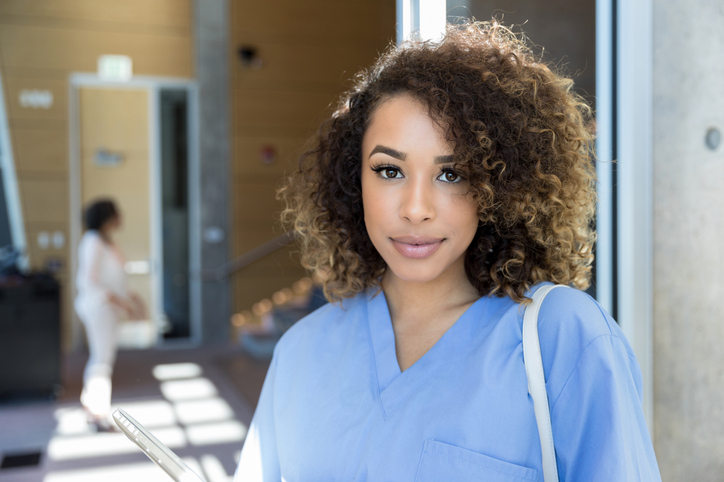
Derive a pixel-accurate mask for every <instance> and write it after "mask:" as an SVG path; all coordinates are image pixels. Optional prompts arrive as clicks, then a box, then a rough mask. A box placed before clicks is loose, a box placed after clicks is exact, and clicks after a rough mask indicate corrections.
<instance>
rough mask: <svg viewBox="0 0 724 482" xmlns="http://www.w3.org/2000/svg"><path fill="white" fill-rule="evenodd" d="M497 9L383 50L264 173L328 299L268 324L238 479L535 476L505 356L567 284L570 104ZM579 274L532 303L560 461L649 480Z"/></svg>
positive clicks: (577, 469)
mask: <svg viewBox="0 0 724 482" xmlns="http://www.w3.org/2000/svg"><path fill="white" fill-rule="evenodd" d="M571 85H572V83H571V81H570V80H567V79H565V78H563V77H560V76H558V75H556V74H555V73H554V72H552V71H551V70H550V69H549V68H548V67H547V66H546V65H544V64H543V63H541V62H540V61H539V60H538V59H537V58H535V57H534V56H533V55H532V54H531V52H530V51H529V50H528V49H527V48H526V47H525V45H524V44H523V42H522V41H520V40H519V39H517V38H516V36H515V35H513V34H512V33H510V31H509V30H507V29H505V28H503V27H502V26H500V25H498V24H496V23H486V24H480V23H478V24H472V23H471V24H466V25H464V26H461V27H449V29H448V33H447V35H446V36H445V38H444V40H442V41H441V42H437V43H434V42H412V43H407V44H405V45H403V46H401V47H397V48H391V49H390V50H389V51H388V52H387V53H386V54H384V55H383V56H382V57H381V58H380V59H379V60H378V62H377V63H376V64H375V65H374V66H373V67H372V68H371V69H370V70H368V71H365V72H363V73H361V74H360V75H359V76H358V79H357V82H356V85H355V86H354V87H353V88H352V89H351V90H350V91H349V92H348V93H347V94H346V95H345V96H344V97H343V99H342V101H341V103H340V106H339V108H338V109H337V111H336V112H335V113H334V114H333V116H332V118H331V119H329V120H328V121H327V122H326V123H325V124H324V125H323V126H322V128H321V129H320V131H319V134H318V136H317V137H316V142H315V146H314V148H313V149H312V150H311V151H310V152H308V153H307V154H306V155H305V156H304V157H303V158H302V160H301V161H300V166H299V169H298V171H297V172H296V173H295V174H294V175H293V176H292V177H291V178H290V179H289V181H288V182H287V184H286V186H285V187H284V188H282V190H281V191H280V192H281V197H282V198H283V199H284V200H285V201H286V205H287V208H286V210H285V211H284V218H285V219H286V220H287V221H291V223H292V224H293V226H294V228H295V230H296V231H297V233H298V234H299V237H300V239H301V242H302V261H303V263H304V264H305V266H306V267H308V268H309V269H311V270H312V271H313V272H314V273H315V274H316V275H317V276H318V277H319V278H320V279H322V280H323V285H324V288H325V292H326V295H327V297H328V298H329V299H330V300H331V301H334V302H336V303H332V304H329V305H327V306H325V307H323V308H321V309H319V310H318V311H316V312H314V313H313V314H311V315H310V316H308V317H307V318H306V319H304V320H302V321H300V322H299V323H298V324H296V325H295V326H294V327H292V328H291V329H290V330H289V332H288V333H287V334H286V335H285V336H284V337H283V338H282V340H281V341H280V342H279V344H278V346H277V348H276V351H275V354H274V358H273V360H272V363H271V366H270V368H269V372H268V374H267V378H266V381H265V384H264V388H263V391H262V394H261V398H260V400H259V405H258V406H257V409H256V413H255V415H254V419H253V421H252V424H251V427H250V430H249V434H248V436H247V440H246V443H245V445H244V449H243V451H242V456H241V461H240V464H239V467H238V469H237V473H236V480H239V481H241V480H243V481H251V480H264V481H271V480H275V481H279V480H287V481H306V480H316V481H319V480H369V481H377V480H394V481H408V480H409V481H413V480H414V481H456V482H459V481H468V480H469V481H473V480H475V481H480V480H485V481H511V482H512V481H521V480H538V481H542V480H543V475H542V458H541V446H540V442H539V437H538V429H537V426H536V419H535V414H534V411H533V402H532V400H531V398H530V396H529V395H528V381H527V377H526V371H525V365H524V362H523V353H522V341H521V340H522V316H523V311H524V310H523V306H524V305H525V304H526V303H527V302H529V300H530V296H531V294H532V293H533V292H534V291H535V290H536V289H538V288H539V287H540V286H542V285H543V284H550V283H558V284H565V285H570V286H572V287H575V288H578V289H585V288H586V287H587V286H588V284H589V277H590V265H591V262H592V255H591V246H592V243H593V242H594V237H595V233H594V232H593V230H592V229H591V225H592V217H593V215H594V207H595V206H594V204H595V186H594V171H593V165H592V159H591V157H590V154H589V153H590V142H591V136H590V134H589V132H588V131H587V129H586V125H587V122H588V121H589V115H590V113H589V109H588V107H586V106H585V104H584V103H583V102H582V100H581V99H580V98H579V97H578V96H576V95H575V94H573V93H572V92H571V90H570V89H571ZM578 289H558V290H554V291H552V292H551V294H550V295H549V296H548V297H547V298H546V300H545V302H544V303H543V306H542V309H541V311H540V315H539V318H538V322H539V336H540V345H541V351H542V358H543V366H544V370H545V374H546V382H547V383H546V388H547V394H548V399H549V405H550V413H551V420H552V427H553V438H554V442H555V449H556V458H557V463H558V471H559V477H560V480H568V481H606V482H610V481H624V480H625V481H650V480H660V476H659V473H658V468H657V464H656V458H655V456H654V452H653V449H652V446H651V441H650V439H649V435H648V431H647V428H646V425H645V421H644V417H643V413H642V407H641V397H642V386H641V374H640V370H639V367H638V364H637V362H636V359H635V357H634V354H633V352H632V350H631V348H630V346H629V345H628V343H627V342H626V339H625V338H624V336H623V334H622V333H621V330H620V329H619V328H618V326H617V325H616V323H615V321H613V320H612V319H611V317H610V316H609V315H608V314H607V313H605V312H604V311H603V310H602V309H601V307H600V306H599V305H598V304H597V303H596V301H595V300H593V299H592V298H590V297H589V296H588V295H586V294H585V293H583V292H581V291H579V290H578Z"/></svg>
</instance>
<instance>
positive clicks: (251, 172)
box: [234, 136, 307, 183]
mask: <svg viewBox="0 0 724 482" xmlns="http://www.w3.org/2000/svg"><path fill="white" fill-rule="evenodd" d="M306 141H307V138H305V137H279V136H246V137H242V136H239V137H236V139H235V141H234V169H235V172H236V180H235V181H236V182H240V183H243V182H248V181H252V180H254V179H256V177H255V176H261V177H262V179H268V178H269V177H271V180H272V182H274V181H276V180H279V179H281V178H282V177H283V176H284V175H285V174H289V173H291V172H292V171H293V170H294V169H295V168H296V167H297V161H298V160H299V156H300V155H301V154H302V152H303V151H304V145H305V142H306ZM266 147H271V148H273V149H274V150H275V152H276V161H275V162H274V163H272V164H265V163H264V162H262V150H263V149H264V148H266Z"/></svg>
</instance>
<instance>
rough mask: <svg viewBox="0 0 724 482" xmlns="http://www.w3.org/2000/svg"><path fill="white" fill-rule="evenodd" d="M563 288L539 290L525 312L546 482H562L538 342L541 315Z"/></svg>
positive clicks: (525, 350)
mask: <svg viewBox="0 0 724 482" xmlns="http://www.w3.org/2000/svg"><path fill="white" fill-rule="evenodd" d="M559 286H563V285H546V286H542V287H541V288H538V289H537V290H536V292H535V293H534V294H533V302H532V303H531V304H530V305H528V307H527V308H526V309H525V315H524V316H523V362H524V363H525V373H526V375H527V376H528V393H530V396H531V397H532V398H533V410H534V411H535V420H536V423H537V424H538V436H539V437H540V447H541V452H542V454H543V480H544V481H545V482H558V466H557V465H556V449H555V445H554V444H553V429H552V428H551V414H550V409H549V408H548V394H547V393H546V381H545V373H543V360H542V359H541V354H540V340H539V339H538V312H539V311H540V307H541V305H542V304H543V299H544V298H545V297H546V295H547V294H548V293H549V292H550V291H551V290H552V289H554V288H558V287H559Z"/></svg>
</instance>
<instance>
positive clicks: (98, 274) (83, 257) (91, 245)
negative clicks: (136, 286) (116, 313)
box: [76, 230, 127, 306]
mask: <svg viewBox="0 0 724 482" xmlns="http://www.w3.org/2000/svg"><path fill="white" fill-rule="evenodd" d="M124 264H125V262H124V259H123V255H122V254H121V252H120V250H119V249H118V248H117V247H116V246H115V245H113V244H109V243H106V242H105V241H103V238H102V237H101V235H100V233H98V231H91V230H89V231H86V233H85V234H84V235H83V237H82V238H81V240H80V244H79V245H78V275H77V277H76V287H77V288H78V296H77V297H76V306H77V305H78V304H83V305H86V304H95V303H99V302H103V301H105V300H106V299H107V297H108V294H110V293H113V294H115V295H117V296H120V297H122V298H125V297H126V296H127V289H126V272H125V271H124Z"/></svg>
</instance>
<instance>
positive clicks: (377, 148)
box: [370, 145, 407, 161]
mask: <svg viewBox="0 0 724 482" xmlns="http://www.w3.org/2000/svg"><path fill="white" fill-rule="evenodd" d="M378 152H381V153H382V154H387V155H388V156H390V157H394V158H395V159H399V160H400V161H404V160H405V159H406V158H407V154H405V153H404V152H400V151H396V150H394V149H392V148H390V147H385V146H380V145H376V146H375V148H374V149H372V152H370V157H372V156H373V155H374V154H377V153H378Z"/></svg>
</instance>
